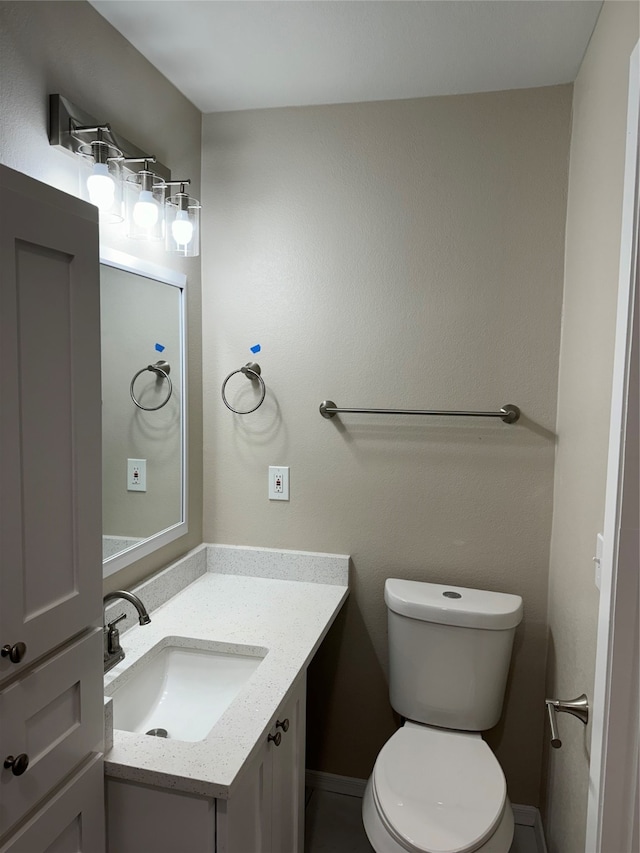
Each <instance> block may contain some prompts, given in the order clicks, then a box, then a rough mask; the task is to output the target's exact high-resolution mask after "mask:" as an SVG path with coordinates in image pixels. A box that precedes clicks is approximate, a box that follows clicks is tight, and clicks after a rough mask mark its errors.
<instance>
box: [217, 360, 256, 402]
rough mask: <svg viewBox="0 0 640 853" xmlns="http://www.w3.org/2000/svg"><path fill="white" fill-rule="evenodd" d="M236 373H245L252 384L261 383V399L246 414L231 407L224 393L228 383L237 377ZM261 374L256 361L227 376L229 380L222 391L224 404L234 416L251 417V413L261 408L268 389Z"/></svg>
mask: <svg viewBox="0 0 640 853" xmlns="http://www.w3.org/2000/svg"><path fill="white" fill-rule="evenodd" d="M236 373H244V375H245V376H246V377H247V379H250V380H251V381H252V382H259V383H260V399H259V400H258V402H257V404H256V405H255V406H254V407H253V408H252V409H247V410H246V411H244V412H241V411H240V410H239V409H234V408H233V406H231V405H230V404H229V401H228V400H227V398H226V396H225V393H224V392H225V388H226V387H227V382H228V381H229V380H230V379H231V377H232V376H235V375H236ZM260 373H261V370H260V365H259V364H256V363H255V361H249V362H247V364H245V365H244V367H240V368H239V369H238V370H232V371H231V373H230V374H229V375H228V376H227V378H226V379H225V380H224V382H223V383H222V389H221V393H222V402H223V403H224V404H225V406H226V407H227V409H230V411H232V412H234V414H236V415H250V414H251V412H255V410H256V409H259V408H260V406H261V405H262V403H263V402H264V397H265V394H266V393H267V389H266V387H265V384H264V379H263V378H262V376H260Z"/></svg>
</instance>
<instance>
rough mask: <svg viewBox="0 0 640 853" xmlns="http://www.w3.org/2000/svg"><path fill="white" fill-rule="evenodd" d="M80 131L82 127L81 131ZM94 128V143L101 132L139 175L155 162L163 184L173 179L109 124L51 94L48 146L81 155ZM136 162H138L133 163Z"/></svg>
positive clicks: (165, 168)
mask: <svg viewBox="0 0 640 853" xmlns="http://www.w3.org/2000/svg"><path fill="white" fill-rule="evenodd" d="M80 128H83V130H82V131H81V130H80ZM93 128H95V131H94V133H95V140H97V139H98V131H101V140H102V141H104V142H107V143H109V144H110V145H113V146H114V147H115V148H118V149H119V150H120V151H122V154H123V156H124V157H125V158H126V159H127V160H129V161H130V164H129V163H128V164H127V168H128V169H129V170H130V171H132V172H138V171H140V170H141V169H142V168H144V161H145V160H147V161H151V160H153V171H154V174H156V175H158V177H160V178H162V180H163V181H170V180H171V170H170V169H169V168H168V167H167V166H164V165H163V164H162V163H159V162H158V161H157V160H156V159H155V158H153V157H151V156H150V155H149V154H148V153H146V152H145V151H143V150H142V149H141V148H138V146H137V145H134V144H133V142H129V140H128V139H125V138H124V136H120V135H119V134H118V133H116V131H115V130H114V129H113V128H112V127H111V125H110V124H108V123H106V122H103V123H100V121H98V120H97V119H96V118H95V117H94V116H92V115H90V114H89V113H88V112H86V111H85V110H83V109H81V108H80V107H78V106H76V105H75V104H73V103H72V102H71V101H69V100H67V98H63V97H62V95H49V144H50V145H54V146H56V147H57V148H61V149H63V150H64V151H70V152H71V153H72V154H82V148H83V147H84V146H86V145H87V143H91V142H92V141H93V138H92V136H91V132H90V130H89V129H93ZM134 161H135V162H134Z"/></svg>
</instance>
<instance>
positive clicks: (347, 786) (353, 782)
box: [305, 770, 547, 853]
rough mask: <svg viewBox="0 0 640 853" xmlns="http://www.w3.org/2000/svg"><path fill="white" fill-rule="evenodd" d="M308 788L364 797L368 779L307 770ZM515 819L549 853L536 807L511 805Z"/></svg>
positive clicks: (540, 852) (543, 852)
mask: <svg viewBox="0 0 640 853" xmlns="http://www.w3.org/2000/svg"><path fill="white" fill-rule="evenodd" d="M305 782H306V786H307V788H315V789H316V790H317V791H330V792H331V793H332V794H346V795H347V796H349V797H362V796H363V795H364V789H365V787H366V784H367V780H366V779H355V778H353V777H352V776H338V775H337V774H335V773H323V772H322V771H321V770H307V772H306V774H305ZM511 808H512V809H513V819H514V820H515V822H516V824H518V826H530V827H532V828H533V831H534V833H535V837H536V846H537V848H538V853H547V845H546V842H545V840H544V832H543V830H542V820H541V818H540V812H539V811H538V809H537V808H535V806H519V805H517V804H513V803H512V805H511Z"/></svg>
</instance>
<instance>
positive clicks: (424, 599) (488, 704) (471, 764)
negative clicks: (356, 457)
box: [362, 578, 522, 853]
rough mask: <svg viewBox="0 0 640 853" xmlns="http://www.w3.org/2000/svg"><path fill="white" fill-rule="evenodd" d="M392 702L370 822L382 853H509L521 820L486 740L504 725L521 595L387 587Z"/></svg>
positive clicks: (370, 796) (407, 584) (365, 807)
mask: <svg viewBox="0 0 640 853" xmlns="http://www.w3.org/2000/svg"><path fill="white" fill-rule="evenodd" d="M384 600H385V603H386V605H387V608H388V617H389V679H390V684H389V693H390V698H391V704H392V706H393V707H394V708H395V710H396V711H397V712H398V713H399V714H401V715H402V716H403V717H405V718H406V722H405V724H404V726H402V728H401V729H399V730H398V731H397V732H396V733H395V734H394V735H393V736H392V737H391V738H390V739H389V740H388V741H387V743H386V744H385V745H384V746H383V747H382V749H381V750H380V753H379V754H378V757H377V759H376V763H375V766H374V768H373V773H372V774H371V776H370V778H369V781H368V782H367V788H366V791H365V795H364V799H363V803H362V817H363V822H364V827H365V830H366V832H367V835H368V837H369V841H370V843H371V845H372V847H373V848H374V850H375V851H377V853H407V851H409V853H472V851H473V853H475V851H478V853H508V850H509V847H510V846H511V842H512V840H513V812H512V810H511V804H510V802H509V799H508V797H507V787H506V782H505V778H504V773H503V772H502V768H501V767H500V765H499V764H498V761H497V759H496V757H495V755H494V754H493V752H492V751H491V750H490V749H489V747H488V746H487V744H486V743H485V742H484V741H483V740H482V738H481V736H480V732H481V731H484V730H485V729H490V728H491V727H492V726H495V724H496V723H497V722H498V720H499V719H500V714H501V712H502V702H503V699H504V689H505V684H506V681H507V673H508V670H509V661H510V659H511V647H512V645H513V635H514V633H515V629H516V626H517V625H518V624H519V623H520V620H521V619H522V599H521V598H520V596H519V595H507V594H503V593H498V592H485V591H482V590H478V589H465V588H463V587H454V586H441V585H440V584H431V583H419V582H417V581H406V580H397V579H395V578H389V579H388V580H387V582H386V584H385V589H384Z"/></svg>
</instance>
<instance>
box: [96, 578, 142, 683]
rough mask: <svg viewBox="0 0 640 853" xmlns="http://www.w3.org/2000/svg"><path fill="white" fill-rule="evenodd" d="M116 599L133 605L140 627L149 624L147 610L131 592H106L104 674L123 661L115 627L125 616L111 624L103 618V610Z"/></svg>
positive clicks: (103, 603)
mask: <svg viewBox="0 0 640 853" xmlns="http://www.w3.org/2000/svg"><path fill="white" fill-rule="evenodd" d="M116 598H123V599H124V600H125V601H128V602H129V603H130V604H133V606H134V607H135V609H136V610H137V611H138V620H139V622H140V624H141V625H148V624H149V622H151V619H150V617H149V614H148V613H147V608H146V607H145V606H144V604H143V603H142V602H141V601H140V599H139V598H138V596H137V595H135V594H134V593H133V592H127V591H126V590H124V589H116V590H114V592H108V593H107V594H106V595H105V596H104V598H103V599H102V607H103V619H102V621H103V629H102V638H103V644H104V653H103V659H104V671H105V672H109V670H110V669H111V668H112V667H114V666H115V665H116V664H117V663H120V661H121V660H124V649H123V648H122V646H121V645H120V631H119V630H118V629H117V628H116V625H117V624H118V622H121V621H122V620H123V619H126V618H127V614H126V613H121V614H120V615H119V616H116V618H115V619H114V620H113V621H112V622H107V621H106V617H105V616H104V608H105V607H106V605H107V604H108V603H109V602H110V601H114V600H115V599H116Z"/></svg>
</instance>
